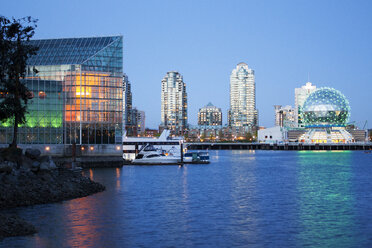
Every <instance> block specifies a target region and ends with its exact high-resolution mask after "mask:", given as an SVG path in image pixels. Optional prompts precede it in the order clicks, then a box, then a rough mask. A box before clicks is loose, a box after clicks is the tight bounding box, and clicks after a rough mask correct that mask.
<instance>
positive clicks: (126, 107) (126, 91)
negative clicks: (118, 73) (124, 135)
mask: <svg viewBox="0 0 372 248" xmlns="http://www.w3.org/2000/svg"><path fill="white" fill-rule="evenodd" d="M132 126H133V123H132V89H131V83H130V82H129V79H128V76H127V75H126V74H124V75H123V128H124V129H125V130H126V131H127V132H128V135H131V132H132Z"/></svg>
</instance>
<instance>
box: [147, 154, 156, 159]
mask: <svg viewBox="0 0 372 248" xmlns="http://www.w3.org/2000/svg"><path fill="white" fill-rule="evenodd" d="M154 157H159V154H150V155H148V156H147V158H154Z"/></svg>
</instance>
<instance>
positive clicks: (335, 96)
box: [302, 87, 350, 127]
mask: <svg viewBox="0 0 372 248" xmlns="http://www.w3.org/2000/svg"><path fill="white" fill-rule="evenodd" d="M302 115H303V120H304V124H305V127H345V126H346V125H347V122H348V121H349V117H350V105H349V101H348V100H347V99H346V97H345V96H344V95H343V94H342V93H341V92H340V91H338V90H335V89H333V88H327V87H324V88H319V89H317V90H316V91H314V92H313V93H311V94H310V96H309V97H308V98H307V99H306V101H305V103H304V105H303V113H302Z"/></svg>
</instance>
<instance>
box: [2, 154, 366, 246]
mask: <svg viewBox="0 0 372 248" xmlns="http://www.w3.org/2000/svg"><path fill="white" fill-rule="evenodd" d="M210 155H211V161H212V163H211V164H209V165H187V166H184V167H183V168H179V167H178V166H143V167H141V166H126V167H123V168H122V169H94V170H88V171H86V172H84V173H85V174H86V175H88V176H90V177H91V178H92V179H94V180H96V181H99V182H102V183H103V184H105V185H106V187H107V190H106V191H105V192H102V193H98V194H96V195H93V196H89V197H85V198H82V199H76V200H71V201H66V202H63V203H59V204H48V205H40V206H34V207H28V208H19V209H17V210H15V211H16V212H18V213H19V214H20V215H21V216H22V217H24V218H25V219H27V220H29V221H30V222H32V223H34V224H35V225H36V226H37V228H38V229H39V233H38V234H36V235H34V236H29V237H21V238H19V237H18V238H7V239H5V240H4V241H3V242H0V247H232V246H234V247H304V246H307V247H372V154H365V153H363V152H359V151H357V152H350V151H345V152H295V151H293V152H284V151H256V152H254V151H211V152H210Z"/></svg>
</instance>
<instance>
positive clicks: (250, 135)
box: [245, 132, 253, 142]
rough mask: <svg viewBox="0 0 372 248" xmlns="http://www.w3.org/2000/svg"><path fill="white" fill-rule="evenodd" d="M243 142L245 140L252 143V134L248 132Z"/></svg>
mask: <svg viewBox="0 0 372 248" xmlns="http://www.w3.org/2000/svg"><path fill="white" fill-rule="evenodd" d="M245 140H246V141H247V142H252V140H253V136H252V134H251V133H250V132H247V133H246V134H245Z"/></svg>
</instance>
